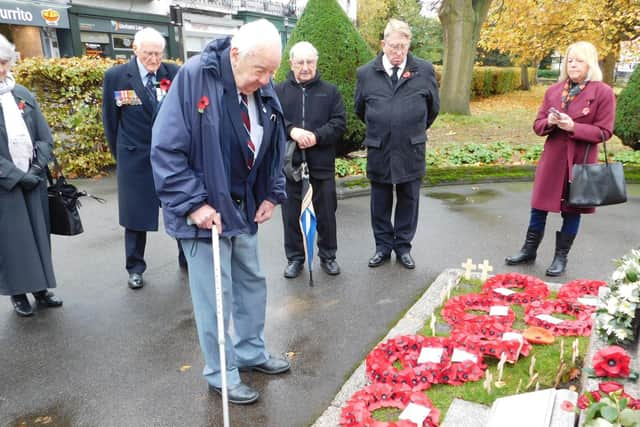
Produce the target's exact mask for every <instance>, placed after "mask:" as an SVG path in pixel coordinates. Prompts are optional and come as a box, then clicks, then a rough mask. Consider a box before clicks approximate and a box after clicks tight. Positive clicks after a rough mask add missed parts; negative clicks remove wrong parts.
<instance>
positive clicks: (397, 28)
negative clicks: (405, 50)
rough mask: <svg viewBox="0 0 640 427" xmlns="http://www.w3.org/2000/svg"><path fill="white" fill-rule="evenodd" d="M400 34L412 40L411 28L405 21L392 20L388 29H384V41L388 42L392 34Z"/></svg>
mask: <svg viewBox="0 0 640 427" xmlns="http://www.w3.org/2000/svg"><path fill="white" fill-rule="evenodd" d="M395 33H397V34H400V35H401V36H404V37H406V38H408V39H409V40H411V27H410V26H409V24H407V23H406V22H404V21H401V20H399V19H394V18H391V19H389V23H388V24H387V26H386V27H384V39H385V40H387V38H389V36H391V34H395Z"/></svg>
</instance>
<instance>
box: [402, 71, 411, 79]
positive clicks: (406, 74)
mask: <svg viewBox="0 0 640 427" xmlns="http://www.w3.org/2000/svg"><path fill="white" fill-rule="evenodd" d="M409 77H411V71H405V72H404V73H402V78H403V79H408V78H409Z"/></svg>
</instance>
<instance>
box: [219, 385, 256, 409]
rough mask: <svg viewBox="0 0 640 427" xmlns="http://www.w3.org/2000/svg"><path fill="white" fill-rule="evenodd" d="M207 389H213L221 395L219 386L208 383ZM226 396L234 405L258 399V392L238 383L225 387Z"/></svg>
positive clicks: (245, 403) (246, 403)
mask: <svg viewBox="0 0 640 427" xmlns="http://www.w3.org/2000/svg"><path fill="white" fill-rule="evenodd" d="M209 390H211V391H215V392H216V393H218V394H220V396H222V388H221V387H215V386H212V385H211V384H209ZM227 397H228V398H229V402H231V403H235V404H236V405H248V404H250V403H253V402H255V401H256V400H258V398H259V397H260V393H258V391H257V390H255V389H253V388H251V387H249V386H248V385H246V384H244V383H238V384H235V385H232V386H230V387H229V388H228V389H227Z"/></svg>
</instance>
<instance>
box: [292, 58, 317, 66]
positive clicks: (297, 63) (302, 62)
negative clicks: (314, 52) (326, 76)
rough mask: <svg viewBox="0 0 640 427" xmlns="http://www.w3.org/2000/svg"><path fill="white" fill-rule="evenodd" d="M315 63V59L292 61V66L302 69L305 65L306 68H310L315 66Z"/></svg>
mask: <svg viewBox="0 0 640 427" xmlns="http://www.w3.org/2000/svg"><path fill="white" fill-rule="evenodd" d="M316 62H318V60H317V59H297V60H295V61H293V65H295V66H297V67H304V66H305V65H306V66H307V67H311V66H314V65H316Z"/></svg>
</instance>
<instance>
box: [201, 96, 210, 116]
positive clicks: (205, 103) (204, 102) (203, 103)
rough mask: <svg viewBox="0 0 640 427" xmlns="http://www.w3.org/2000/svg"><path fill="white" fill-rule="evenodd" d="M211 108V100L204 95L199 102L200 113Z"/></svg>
mask: <svg viewBox="0 0 640 427" xmlns="http://www.w3.org/2000/svg"><path fill="white" fill-rule="evenodd" d="M208 106H209V98H207V97H206V96H205V95H202V98H200V101H198V113H200V114H202V113H204V109H205V108H207V107H208Z"/></svg>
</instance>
